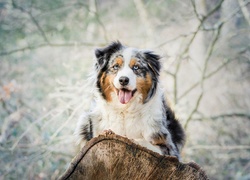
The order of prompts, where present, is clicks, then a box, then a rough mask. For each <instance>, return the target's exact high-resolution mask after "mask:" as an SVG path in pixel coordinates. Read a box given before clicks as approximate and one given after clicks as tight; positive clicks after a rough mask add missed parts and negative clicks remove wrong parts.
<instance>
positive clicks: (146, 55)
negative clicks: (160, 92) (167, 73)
mask: <svg viewBox="0 0 250 180" xmlns="http://www.w3.org/2000/svg"><path fill="white" fill-rule="evenodd" d="M140 54H141V56H142V58H143V60H144V61H145V63H146V64H147V67H148V69H149V71H150V73H151V76H152V80H153V81H152V86H151V88H150V90H149V92H148V96H147V98H146V99H145V100H144V103H146V102H148V101H149V100H150V98H151V97H152V96H153V95H154V94H155V93H156V89H157V86H158V78H159V75H160V70H161V63H160V59H161V57H160V56H159V55H157V54H155V53H154V52H152V51H141V52H140Z"/></svg>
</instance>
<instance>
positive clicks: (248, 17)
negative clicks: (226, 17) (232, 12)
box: [238, 0, 250, 26]
mask: <svg viewBox="0 0 250 180" xmlns="http://www.w3.org/2000/svg"><path fill="white" fill-rule="evenodd" d="M238 2H239V5H240V8H241V11H242V14H243V16H244V18H245V19H246V21H247V23H248V25H249V26H250V13H249V11H248V9H247V7H246V5H247V4H246V3H244V0H238Z"/></svg>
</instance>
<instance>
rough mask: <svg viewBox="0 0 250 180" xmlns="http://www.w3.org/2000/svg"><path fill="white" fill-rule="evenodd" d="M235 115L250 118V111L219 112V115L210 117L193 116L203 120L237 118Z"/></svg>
mask: <svg viewBox="0 0 250 180" xmlns="http://www.w3.org/2000/svg"><path fill="white" fill-rule="evenodd" d="M235 117H240V118H247V119H249V120H250V114H249V113H241V112H233V113H226V114H219V115H216V116H210V117H201V118H193V120H197V121H201V120H204V119H212V120H217V119H223V118H235Z"/></svg>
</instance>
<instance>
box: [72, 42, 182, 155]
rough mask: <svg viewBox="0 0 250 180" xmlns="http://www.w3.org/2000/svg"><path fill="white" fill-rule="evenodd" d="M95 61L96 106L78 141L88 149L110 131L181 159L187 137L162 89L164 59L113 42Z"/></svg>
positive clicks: (87, 115)
mask: <svg viewBox="0 0 250 180" xmlns="http://www.w3.org/2000/svg"><path fill="white" fill-rule="evenodd" d="M95 57H96V64H95V75H94V80H95V86H96V89H97V91H96V92H95V93H96V94H95V96H96V100H95V101H96V104H95V107H94V108H93V109H91V110H90V111H89V112H88V113H85V114H84V115H83V116H82V117H81V118H80V119H79V122H78V125H77V128H76V131H75V134H76V135H77V141H78V143H79V144H81V145H84V144H85V143H86V142H87V141H88V140H90V139H91V138H92V137H95V136H98V134H101V133H102V132H103V131H105V130H109V129H110V130H112V131H113V132H114V133H116V134H119V135H122V136H126V137H127V138H130V139H133V140H135V141H136V142H137V143H139V144H140V145H142V146H145V147H147V148H149V149H151V150H153V151H155V152H158V153H160V154H162V155H172V156H176V157H177V158H180V150H181V148H182V146H183V144H184V137H185V136H184V131H183V129H182V127H181V125H180V123H179V122H178V120H177V119H176V118H175V115H174V112H173V111H172V110H171V109H170V108H169V106H168V105H167V103H166V100H165V97H164V93H163V92H162V89H161V88H160V87H159V74H160V69H161V64H160V61H159V60H160V56H158V55H156V54H155V53H153V52H152V51H147V50H139V49H135V48H130V47H126V46H123V45H122V44H121V43H120V42H114V43H111V44H110V45H108V46H106V47H104V48H100V49H96V51H95Z"/></svg>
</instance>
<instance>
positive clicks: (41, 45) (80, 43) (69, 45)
mask: <svg viewBox="0 0 250 180" xmlns="http://www.w3.org/2000/svg"><path fill="white" fill-rule="evenodd" d="M99 44H100V45H103V44H102V43H99ZM96 45H97V44H92V43H86V42H74V43H62V44H59V43H49V44H48V43H42V44H38V45H34V46H26V47H23V48H19V49H14V50H10V51H6V52H0V56H7V55H10V54H14V53H17V52H22V51H26V50H33V49H38V48H42V47H75V46H90V47H94V46H96Z"/></svg>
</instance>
